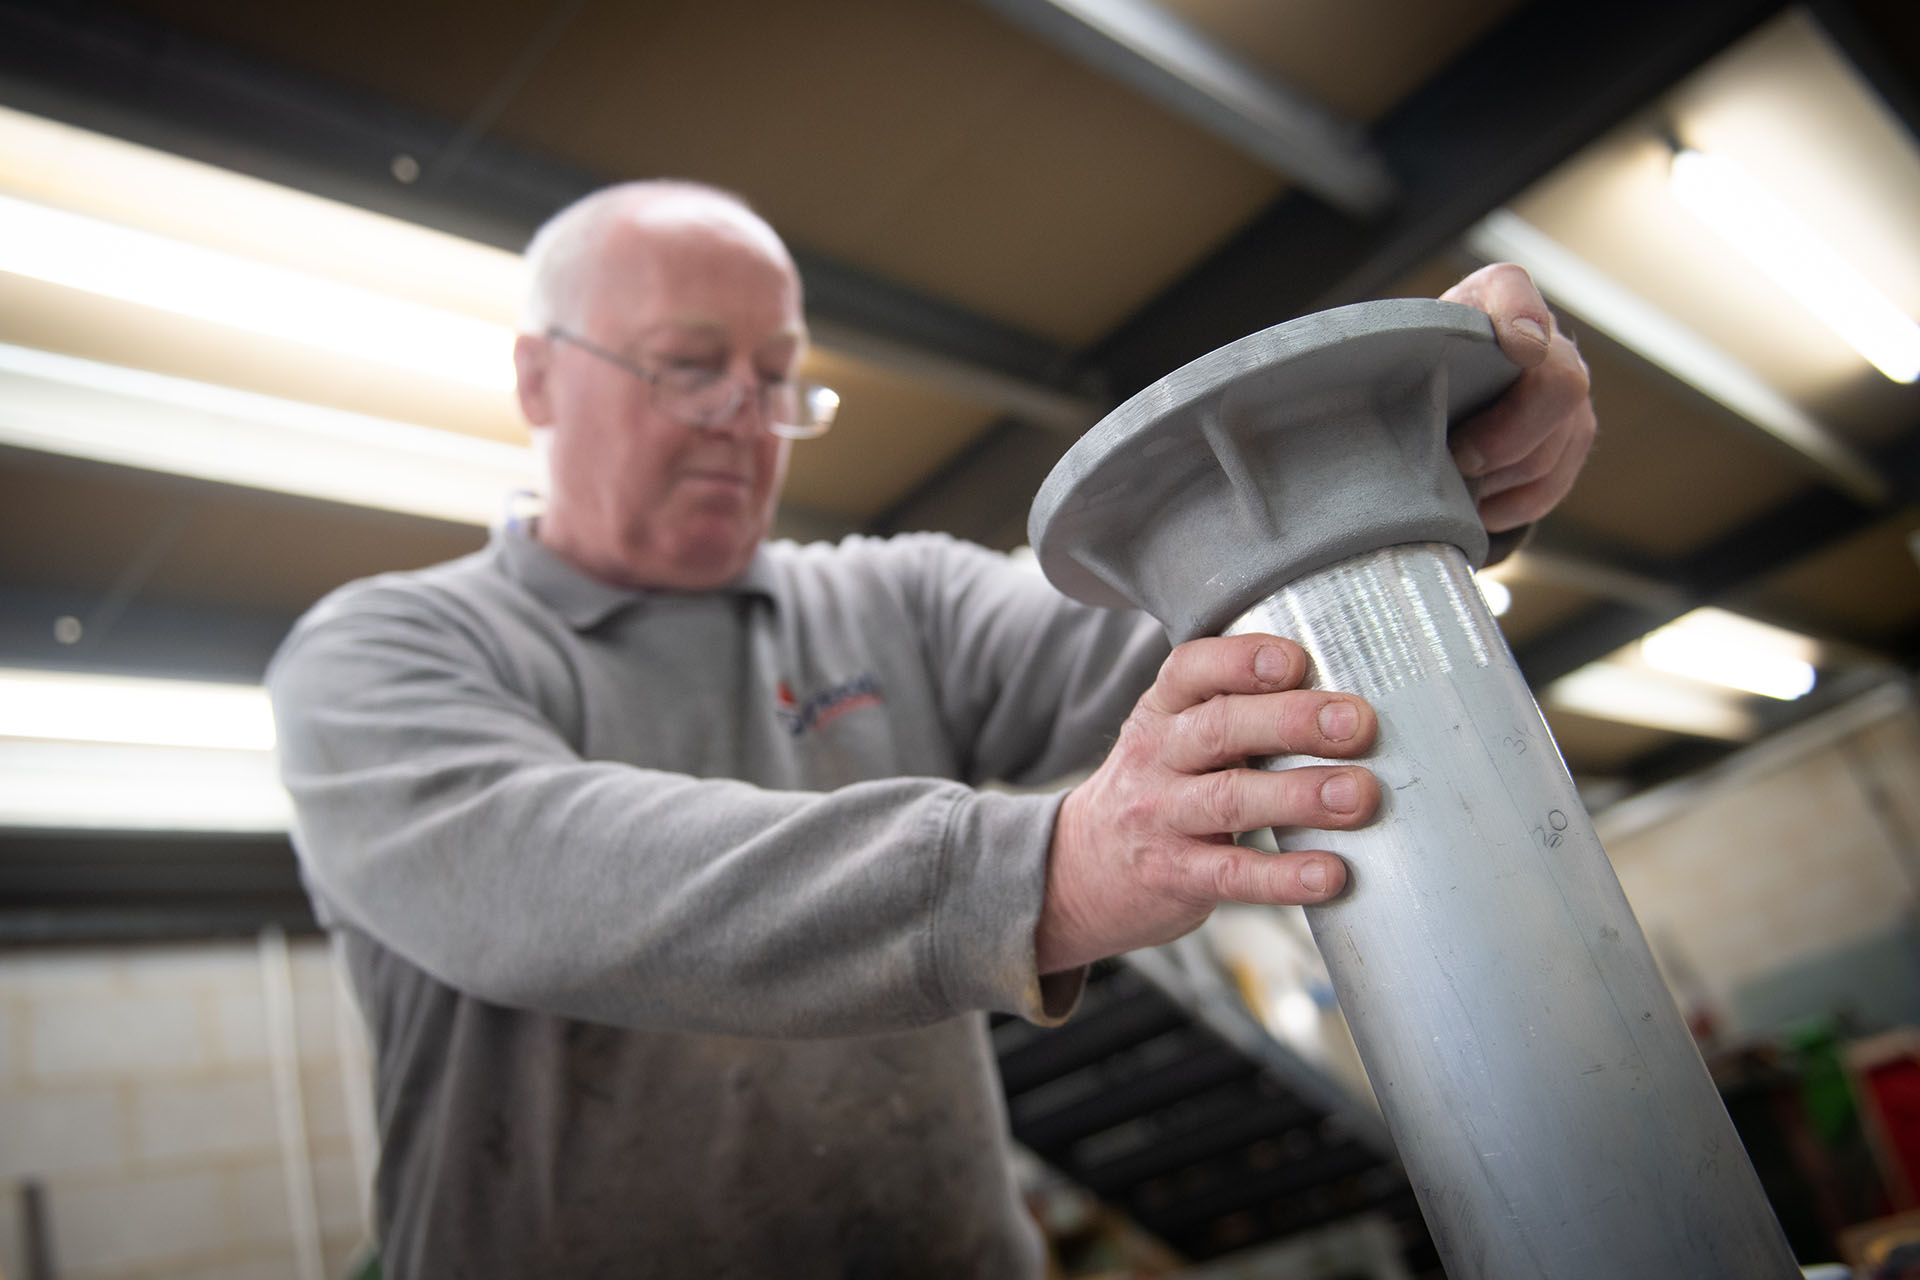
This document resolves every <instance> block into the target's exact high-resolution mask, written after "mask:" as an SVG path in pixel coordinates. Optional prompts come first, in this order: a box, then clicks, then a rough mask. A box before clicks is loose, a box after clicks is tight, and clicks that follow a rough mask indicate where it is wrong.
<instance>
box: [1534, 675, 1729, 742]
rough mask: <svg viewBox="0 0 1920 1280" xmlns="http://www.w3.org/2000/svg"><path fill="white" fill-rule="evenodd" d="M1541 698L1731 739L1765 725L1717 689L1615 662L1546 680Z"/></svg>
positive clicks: (1562, 706)
mask: <svg viewBox="0 0 1920 1280" xmlns="http://www.w3.org/2000/svg"><path fill="white" fill-rule="evenodd" d="M1541 701H1542V702H1543V703H1545V704H1546V705H1547V706H1548V707H1549V708H1556V709H1559V710H1563V711H1574V712H1578V713H1579V714H1581V715H1584V716H1592V717H1594V718H1595V719H1599V720H1618V721H1621V722H1623V723H1626V724H1638V725H1645V726H1647V727H1648V728H1651V729H1666V730H1668V731H1670V732H1673V733H1686V734H1692V735H1694V736H1695V737H1701V738H1720V739H1724V740H1726V741H1729V742H1744V741H1746V740H1747V739H1749V738H1752V737H1754V736H1755V735H1756V734H1758V733H1759V731H1760V722H1759V719H1758V718H1757V717H1756V716H1755V715H1754V714H1753V713H1752V712H1751V711H1749V710H1747V709H1746V708H1744V707H1741V706H1738V705H1736V704H1735V703H1734V702H1732V701H1730V700H1729V699H1728V698H1727V697H1726V696H1725V695H1723V694H1721V693H1719V692H1717V691H1716V690H1713V689H1710V688H1706V687H1703V686H1701V685H1699V684H1695V683H1692V682H1689V681H1686V680H1680V679H1675V678H1673V677H1670V676H1663V675H1661V674H1660V673H1659V672H1655V671H1645V670H1639V671H1636V670H1634V669H1633V668H1631V667H1626V666H1621V665H1619V664H1616V663H1612V662H1590V663H1588V664H1587V665H1586V666H1584V667H1582V668H1580V669H1579V670H1578V671H1575V672H1573V673H1572V674H1570V675H1565V676H1562V677H1560V678H1559V679H1558V680H1555V681H1554V682H1553V683H1552V684H1550V685H1548V686H1547V688H1546V690H1545V693H1544V695H1543V696H1542V698H1541Z"/></svg>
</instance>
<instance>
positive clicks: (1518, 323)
mask: <svg viewBox="0 0 1920 1280" xmlns="http://www.w3.org/2000/svg"><path fill="white" fill-rule="evenodd" d="M1507 327H1508V328H1510V329H1512V330H1513V331H1514V332H1515V333H1517V334H1519V335H1520V336H1521V337H1523V338H1525V339H1527V340H1528V341H1529V342H1537V343H1539V344H1540V345H1541V346H1543V347H1544V346H1546V345H1547V331H1546V330H1545V329H1542V328H1541V327H1540V322H1539V321H1538V320H1535V319H1534V318H1533V317H1532V316H1516V317H1515V318H1514V319H1512V320H1510V321H1508V322H1507Z"/></svg>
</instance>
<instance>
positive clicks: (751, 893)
mask: <svg viewBox="0 0 1920 1280" xmlns="http://www.w3.org/2000/svg"><path fill="white" fill-rule="evenodd" d="M529 267H530V271H531V276H532V283H531V289H530V299H529V304H528V308H527V314H526V317H525V321H524V324H523V328H524V330H525V331H524V333H523V334H522V336H521V337H520V339H519V341H518V344H517V346H516V348H515V361H516V365H517V368H518V372H519V395H520V403H521V406H522V408H523V409H524V411H525V413H526V416H527V419H528V421H529V422H530V423H532V424H533V425H534V427H536V428H538V429H540V430H542V431H544V432H546V433H548V435H549V437H550V438H549V445H550V448H549V469H550V479H549V489H548V494H547V501H546V506H545V510H544V512H543V514H542V515H541V516H540V518H539V519H538V521H537V522H534V523H533V524H532V525H531V527H529V528H510V529H507V530H504V531H502V532H500V533H499V534H497V535H496V537H495V538H494V540H493V543H492V545H490V546H489V547H488V549H487V550H486V551H484V552H482V553H480V554H478V555H476V556H471V557H468V558H466V559H464V560H461V561H456V562H454V563H453V564H450V565H443V566H439V567H437V568H434V569H430V570H426V571H423V572H420V573H415V574H402V575H389V576H387V577H384V578H378V579H374V580H372V581H370V582H367V583H361V584H356V585H354V586H351V587H348V588H346V589H344V590H343V591H341V592H338V593H336V594H335V595H334V596H332V597H330V598H329V599H328V600H326V601H324V602H322V603H321V604H320V605H319V606H317V607H316V608H315V609H314V610H313V612H312V613H310V614H309V615H308V617H307V618H305V619H303V620H302V622H301V624H300V625H299V627H298V628H296V630H295V632H294V634H293V635H292V636H291V637H290V638H289V640H288V642H287V644H286V646H285V648H284V649H283V650H282V652H281V654H280V655H279V657H278V658H277V659H276V662H275V665H274V668H273V670H272V672H271V674H270V684H271V687H272V691H273V696H274V703H275V712H276V715H277V717H278V718H279V722H280V732H281V744H282V745H281V751H282V759H283V767H284V771H285V776H286V780H287V785H288V787H289V788H290V790H291V791H292V792H293V795H294V798H295V802H296V807H297V813H298V831H297V842H298V845H299V848H300V851H301V856H302V859H303V865H304V867H305V873H306V876H307V878H308V882H309V885H310V887H311V889H312V892H313V895H314V899H315V902H316V905H317V907H318V909H319V911H320V913H321V914H322V916H323V918H324V919H325V920H326V921H327V922H328V924H329V925H330V926H331V927H332V928H334V929H335V930H336V932H337V934H338V936H339V937H340V939H341V941H342V947H343V951H344V953H345V956H346V958H347V961H348V964H349V966H350V969H351V971H352V975H353V979H354V984H355V987H356V990H357V991H358V993H359V997H360V1000H361V1003H362V1006H363V1009H364V1011H365V1013H366V1015H367V1017H368V1020H369V1023H370V1025H371V1027H372V1031H373V1039H374V1044H375V1051H376V1059H377V1061H376V1071H377V1093H378V1098H379V1124H380V1129H381V1136H382V1160H381V1169H380V1176H379V1184H378V1188H377V1200H378V1205H379V1216H380V1234H381V1240H380V1243H381V1250H382V1255H383V1260H384V1262H385V1265H386V1267H387V1271H388V1274H389V1275H392V1276H397V1277H411V1276H427V1275H433V1276H442V1275H446V1276H541V1277H569V1276H602V1275H619V1276H628V1275H689V1276H716V1275H741V1276H747V1275H802V1276H804V1275H832V1276H896V1275H915V1276H992V1277H1015V1276H1022V1275H1033V1274H1038V1272H1039V1269H1040V1265H1041V1264H1040V1251H1039V1245H1038V1241H1037V1238H1036V1236H1035V1234H1034V1232H1033V1230H1032V1228H1031V1226H1030V1225H1029V1224H1028V1223H1027V1222H1026V1220H1025V1218H1024V1215H1023V1214H1022V1212H1021V1210H1020V1207H1019V1204H1018V1201H1017V1198H1016V1195H1015V1193H1014V1189H1013V1187H1012V1185H1011V1183H1010V1181H1009V1178H1008V1174H1007V1171H1006V1161H1005V1155H1006V1149H1005V1144H1006V1137H1005V1132H1004V1129H1005V1121H1004V1116H1003V1114H1002V1110H1001V1106H1000V1102H999V1099H998V1094H997V1090H996V1086H995V1082H994V1074H993V1065H992V1055H991V1052H990V1048H989V1045H988V1042H987V1039H986V1035H985V1026H984V1019H983V1018H982V1017H981V1016H980V1014H981V1011H984V1010H1004V1011H1007V1012H1012V1013H1016V1014H1019V1015H1021V1016H1024V1017H1027V1018H1031V1019H1035V1020H1039V1021H1057V1020H1058V1019H1060V1018H1063V1017H1064V1016H1066V1014H1067V1013H1068V1012H1069V1011H1070V1009H1071V1008H1072V1005H1073V1002H1074V1000H1075V998H1076V996H1077V993H1078V990H1079V987H1080V983H1081V981H1082V976H1083V973H1084V968H1083V967H1084V966H1085V965H1086V964H1087V963H1088V962H1089V961H1091V960H1094V959H1097V958H1099V957H1102V956H1107V955H1112V954H1115V953H1117V952H1120V951H1124V950H1127V949H1130V948H1134V947H1139V946H1145V945H1150V944H1153V943H1158V942H1162V941H1165V940H1168V939H1171V938H1174V937H1177V936H1179V935H1180V934H1182V933H1184V932H1186V931H1188V930H1190V929H1192V928H1193V927H1195V926H1196V925H1197V924H1198V923H1199V922H1200V921H1201V920H1202V919H1204V918H1205V916H1206V915H1207V913H1208V912H1209V911H1210V910H1211V909H1212V907H1213V906H1214V905H1215V904H1216V903H1218V902H1220V901H1223V900H1229V899H1230V900H1235V901H1244V902H1262V903H1310V902H1317V901H1321V900H1323V899H1325V898H1327V897H1329V896H1331V895H1332V894H1334V893H1337V892H1338V891H1339V890H1340V888H1341V886H1342V885H1343V883H1344V879H1345V868H1344V864H1343V863H1342V862H1341V861H1340V859H1339V858H1338V857H1336V856H1334V855H1333V854H1331V853H1324V852H1323V853H1290V854H1284V855H1281V856H1278V857H1271V856H1266V855H1262V854H1258V853H1254V852H1250V851H1247V850H1243V849H1240V848H1238V847H1236V846H1235V845H1233V844H1232V842H1231V833H1233V832H1236V831H1243V830H1249V829H1252V828H1255V827H1262V826H1273V825H1305V826H1312V827H1318V828H1330V829H1344V828H1349V827H1353V826H1356V825H1358V824H1360V823H1363V822H1365V821H1366V820H1367V819H1368V817H1369V816H1370V815H1371V813H1372V811H1373V808H1374V805H1375V802H1376V799H1377V785H1376V783H1375V782H1374V780H1373V777H1372V775H1371V774H1370V773H1369V772H1367V771H1366V770H1365V769H1364V768H1361V767H1358V766H1355V765H1315V766H1310V767H1302V768H1298V769H1293V770H1289V771H1286V772H1283V773H1266V772H1260V771H1257V770H1250V769H1247V768H1245V767H1244V762H1245V760H1246V758H1247V757H1249V756H1256V755H1264V754H1271V753H1275V752H1282V751H1285V752H1294V753H1299V754H1304V755H1309V756H1318V757H1323V758H1327V759H1333V760H1340V759H1347V758H1351V757H1354V756H1357V755H1360V754H1361V753H1363V752H1365V751H1366V750H1367V749H1368V747H1369V746H1370V745H1371V742H1372V737H1373V732H1374V719H1373V714H1372V711H1371V710H1370V709H1369V708H1368V707H1367V706H1366V705H1365V704H1364V703H1363V702H1361V701H1359V700H1358V699H1355V698H1352V697H1349V696H1346V695H1340V694H1330V693H1322V692H1316V691H1311V690H1305V689H1301V688H1298V687H1297V686H1299V685H1300V683H1301V682H1302V681H1303V679H1304V677H1305V665H1306V664H1305V660H1304V657H1303V655H1302V654H1301V651H1300V650H1299V648H1298V647H1297V646H1295V645H1293V644H1292V643H1290V642H1288V641H1286V640H1281V639H1277V638H1274V637H1259V636H1246V637H1237V638H1233V639H1211V640H1203V641H1198V642H1194V643H1191V644H1188V645H1183V646H1181V647H1180V648H1179V649H1178V650H1176V651H1175V652H1174V653H1173V654H1172V655H1171V656H1169V655H1168V654H1167V650H1166V645H1165V640H1164V638H1163V636H1162V635H1161V633H1160V631H1159V628H1158V627H1157V626H1155V625H1154V624H1153V623H1151V622H1150V621H1149V620H1146V619H1143V618H1140V617H1138V616H1135V615H1127V614H1117V613H1109V612H1106V611H1102V610H1096V609H1089V608H1086V607H1083V606H1079V605H1076V604H1073V603H1072V602H1068V601H1065V600H1062V599H1061V598H1060V597H1059V596H1058V595H1057V594H1055V593H1053V592H1052V591H1051V589H1050V588H1048V587H1047V586H1046V585H1045V584H1044V583H1042V582H1040V581H1038V580H1037V579H1035V578H1034V577H1032V576H1031V575H1026V574H1022V573H1018V572H1015V571H1012V570H1010V569H1009V568H1008V567H1007V566H1006V564H1005V562H1004V560H1003V559H1002V558H1001V557H998V556H996V555H993V554H991V553H987V552H984V551H981V550H978V549H976V548H969V547H966V546H964V545H962V544H959V543H956V542H953V541H952V540H950V539H946V538H940V537H934V536H925V535H923V536H917V537H906V538H898V539H893V540H888V541H878V540H870V539H851V540H848V541H847V542H846V543H843V544H841V545H840V546H838V547H828V546H813V547H804V548H803V547H796V546H793V545H791V544H766V543H764V541H763V540H764V539H765V537H766V534H767V531H768V528H769V525H770V522H771V519H772V513H773V509H774V503H775V501H776V499H777V496H778V492H779V488H780V482H781V478H782V475H783V473H784V470H785V467H786V461H787V455H788V449H789V447H790V442H789V440H788V439H787V438H786V435H784V434H780V432H783V431H790V430H791V428H792V427H793V425H794V424H795V422H796V420H797V419H800V418H803V417H804V416H805V408H804V405H803V404H802V403H801V402H800V400H799V399H798V395H797V392H796V391H795V389H794V388H793V385H792V380H793V378H794V375H795V372H796V370H797V368H798V365H799V362H800V359H801V357H802V354H803V352H804V348H805V342H806V332H805V325H804V321H803V318H802V310H801V298H800V284H799V280H798V277H797V274H796V273H795V271H794V268H793V264H792V261H791V259H790V258H789V257H788V255H787V252H786V250H785V248H784V246H783V245H782V244H781V243H780V240H779V238H778V237H777V236H776V235H775V234H774V232H773V231H772V229H771V228H769V227H768V226H767V225H766V224H765V223H764V222H762V221H761V220H760V219H759V218H758V217H756V216H755V215H753V214H752V213H751V212H750V211H749V210H748V209H747V208H746V207H745V206H744V205H743V204H742V203H740V202H739V201H738V200H737V199H735V198H734V197H732V196H729V195H727V194H725V193H722V192H718V191H714V190H711V189H708V188H704V187H698V186H692V185H689V184H680V183H650V184H632V185H628V186H624V187H616V188H612V189H609V190H608V191H604V192H601V193H598V194H596V195H594V196H590V197H588V198H587V199H586V200H584V201H582V202H581V203H579V204H577V205H575V206H573V207H571V208H570V209H568V210H565V211H563V212H562V213H560V214H559V215H557V216H556V217H555V219H554V220H553V221H552V222H550V223H549V224H548V226H547V227H546V228H544V229H543V230H542V231H541V233H540V234H539V235H538V236H537V237H536V238H535V240H534V243H533V244H532V245H531V246H530V248H529ZM1462 290H1463V292H1462V296H1464V297H1465V298H1467V299H1468V300H1470V301H1474V302H1476V303H1479V304H1480V305H1483V306H1485V307H1487V308H1488V309H1489V310H1490V311H1492V312H1493V313H1494V315H1495V317H1496V327H1497V328H1498V329H1499V331H1500V332H1501V334H1502V338H1503V342H1504V343H1506V345H1507V347H1508V350H1509V351H1510V352H1513V353H1514V354H1516V355H1517V356H1518V357H1519V358H1520V359H1521V360H1522V362H1523V363H1528V364H1530V365H1531V366H1532V369H1531V370H1530V372H1529V374H1528V375H1527V376H1526V377H1525V378H1523V380H1522V382H1521V384H1519V386H1518V387H1517V388H1516V390H1515V391H1514V392H1512V393H1510V394H1509V395H1508V396H1507V397H1506V398H1505V399H1503V400H1502V401H1501V402H1500V403H1499V404H1498V405H1496V406H1495V407H1494V408H1493V409H1491V410H1489V411H1488V413H1487V414H1486V415H1484V416H1483V417H1482V418H1481V419H1479V420H1477V421H1476V422H1475V423H1473V424H1471V425H1469V426H1468V427H1467V428H1465V429H1464V430H1463V431H1462V432H1461V433H1460V434H1459V437H1458V442H1457V446H1456V447H1457V449H1458V451H1459V458H1460V460H1461V462H1462V465H1463V468H1464V469H1466V470H1468V471H1470V472H1471V473H1473V474H1476V475H1478V476H1481V477H1482V485H1483V487H1482V490H1481V492H1482V494H1483V500H1482V506H1481V510H1482V514H1483V517H1484V518H1485V519H1486V521H1487V523H1488V525H1489V527H1490V528H1494V529H1507V528H1512V527H1514V526H1517V525H1519V524H1522V523H1524V522H1526V521H1528V520H1531V519H1534V518H1536V517H1538V516H1539V515H1540V514H1542V513H1543V512H1544V511H1545V510H1546V508H1548V507H1549V506H1551V505H1552V503H1553V502H1554V501H1556V500H1557V499H1558V497H1559V496H1560V495H1561V494H1563V493H1564V492H1565V489H1566V486H1567V485H1568V484H1570V483H1571V480H1572V475H1573V473H1574V471H1575V470H1577V468H1578V466H1579V462H1580V458H1581V456H1582V455H1583V454H1584V453H1585V450H1586V447H1587V442H1588V440H1589V439H1590V437H1591V433H1592V411H1591V408H1590V407H1589V406H1588V404H1587V400H1586V388H1585V371H1584V368H1583V367H1581V366H1580V364H1579V360H1578V357H1577V356H1576V355H1574V354H1573V353H1572V351H1571V347H1570V346H1568V345H1567V344H1566V342H1565V340H1564V339H1563V338H1560V337H1559V336H1558V335H1555V334H1554V333H1553V329H1552V320H1551V317H1550V315H1549V314H1548V312H1547V310H1546V308H1545V306H1544V305H1543V304H1542V303H1541V302H1540V300H1539V298H1538V296H1537V295H1536V294H1535V293H1534V292H1533V291H1532V288H1531V286H1530V285H1528V284H1527V283H1526V282H1525V278H1524V276H1522V275H1520V273H1518V272H1515V271H1513V270H1512V269H1507V270H1505V271H1495V272H1491V273H1482V274H1481V275H1479V276H1476V277H1473V278H1470V279H1469V280H1468V281H1467V282H1465V283H1464V284H1463V286H1462ZM1529 325H1531V326H1532V328H1531V331H1529V328H1528V326H1529ZM1156 668H1157V669H1158V675H1157V677H1156V675H1155V671H1156ZM1148 685H1150V686H1151V687H1149V688H1148V690H1147V693H1146V694H1145V695H1144V696H1142V697H1140V698H1139V700H1138V703H1137V704H1135V703H1134V698H1135V695H1136V694H1137V692H1138V690H1139V689H1140V688H1142V687H1146V686H1148ZM1129 709H1131V715H1129V714H1128V712H1129ZM1123 719H1124V721H1125V723H1124V725H1122V721H1123ZM1116 728H1117V730H1118V739H1117V741H1114V734H1115V731H1116ZM1109 742H1113V747H1112V750H1111V752H1109V753H1108V754H1107V755H1106V759H1105V762H1104V763H1102V764H1100V765H1099V767H1098V768H1097V769H1096V770H1095V772H1094V773H1093V774H1092V776H1091V777H1090V778H1089V779H1088V780H1087V781H1086V782H1085V783H1083V784H1082V785H1081V786H1079V787H1077V788H1075V789H1073V790H1072V791H1070V792H1067V793H1066V794H1065V795H1064V797H1063V796H1060V795H1006V794H1001V793H995V792H985V791H979V790H975V789H974V784H977V783H980V782H984V781H988V780H991V779H995V778H999V779H1005V780H1009V781H1014V782H1034V783H1037V782H1044V781H1046V780H1049V779H1051V778H1054V777H1058V776H1060V775H1062V774H1063V773H1065V772H1067V771H1069V770H1071V769H1074V768H1080V767H1084V766H1085V765H1087V764H1090V763H1092V762H1093V761H1094V760H1095V759H1097V758H1098V756H1099V754H1100V752H1101V750H1102V748H1103V747H1104V746H1105V745H1106V744H1107V743H1109Z"/></svg>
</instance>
